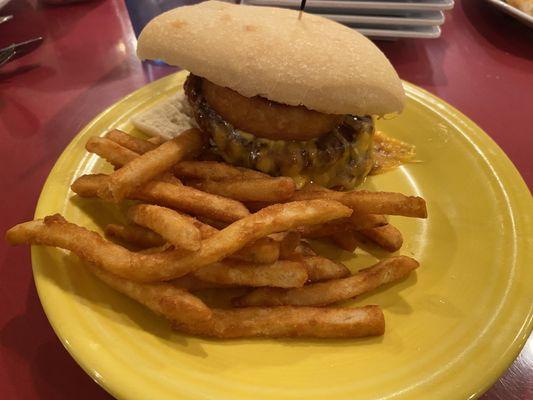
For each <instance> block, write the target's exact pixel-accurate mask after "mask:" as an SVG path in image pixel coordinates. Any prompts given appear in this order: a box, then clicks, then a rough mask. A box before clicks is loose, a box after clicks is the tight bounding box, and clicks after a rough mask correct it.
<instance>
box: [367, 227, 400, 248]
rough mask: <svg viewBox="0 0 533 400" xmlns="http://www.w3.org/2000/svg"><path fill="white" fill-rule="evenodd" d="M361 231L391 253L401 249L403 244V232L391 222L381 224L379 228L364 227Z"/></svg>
mask: <svg viewBox="0 0 533 400" xmlns="http://www.w3.org/2000/svg"><path fill="white" fill-rule="evenodd" d="M360 233H361V234H362V235H363V236H364V237H366V238H367V239H370V240H371V241H372V242H374V243H376V244H377V245H378V246H380V247H381V248H383V249H385V250H387V251H389V252H391V253H393V252H395V251H397V250H400V248H401V247H402V244H403V237H402V233H401V232H400V231H399V230H398V228H396V227H395V226H393V225H391V224H387V225H384V226H380V227H378V228H372V229H364V230H362V231H360Z"/></svg>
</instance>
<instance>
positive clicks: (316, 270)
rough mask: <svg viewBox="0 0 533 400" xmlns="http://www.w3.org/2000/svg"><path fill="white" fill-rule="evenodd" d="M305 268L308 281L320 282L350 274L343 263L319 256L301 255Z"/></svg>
mask: <svg viewBox="0 0 533 400" xmlns="http://www.w3.org/2000/svg"><path fill="white" fill-rule="evenodd" d="M302 262H303V263H304V266H305V268H306V269H307V276H308V278H307V280H308V281H309V282H321V281H328V280H331V279H340V278H346V277H347V276H350V270H349V269H348V268H346V266H345V265H344V264H341V263H338V262H335V261H332V260H330V259H329V258H325V257H320V256H311V257H302Z"/></svg>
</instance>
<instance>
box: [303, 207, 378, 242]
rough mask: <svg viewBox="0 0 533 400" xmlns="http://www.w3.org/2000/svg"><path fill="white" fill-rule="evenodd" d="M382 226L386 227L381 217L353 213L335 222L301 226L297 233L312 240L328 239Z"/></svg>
mask: <svg viewBox="0 0 533 400" xmlns="http://www.w3.org/2000/svg"><path fill="white" fill-rule="evenodd" d="M383 225H387V219H386V218H385V217H384V216H383V215H377V214H356V213H355V212H354V213H353V214H352V215H350V216H349V217H348V218H342V219H339V220H337V221H332V222H327V223H325V224H320V225H311V226H301V227H299V228H298V232H300V234H301V235H302V237H305V238H309V239H314V238H323V237H329V236H331V235H335V234H337V233H343V232H346V231H350V230H361V229H370V228H376V227H378V226H383Z"/></svg>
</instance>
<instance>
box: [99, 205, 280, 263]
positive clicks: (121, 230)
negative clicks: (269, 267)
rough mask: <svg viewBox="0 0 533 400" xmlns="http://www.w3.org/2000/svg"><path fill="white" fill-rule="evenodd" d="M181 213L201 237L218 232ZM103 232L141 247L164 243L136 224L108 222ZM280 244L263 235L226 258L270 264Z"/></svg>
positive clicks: (276, 256)
mask: <svg viewBox="0 0 533 400" xmlns="http://www.w3.org/2000/svg"><path fill="white" fill-rule="evenodd" d="M181 215H182V217H184V218H186V219H188V220H189V221H190V222H192V223H193V224H194V226H196V227H197V228H198V230H199V231H200V235H201V236H202V239H206V238H208V237H210V236H213V235H214V234H215V233H217V232H218V229H216V228H213V227H212V226H209V225H207V224H204V223H202V222H200V221H198V220H197V219H196V218H193V217H190V216H188V215H186V214H181ZM105 233H106V235H108V236H111V237H117V238H119V239H120V240H122V241H124V242H126V243H130V244H133V245H135V246H137V247H141V248H152V247H160V246H163V245H164V243H165V240H164V239H163V238H162V237H161V236H160V235H158V234H157V233H155V232H153V231H151V230H150V229H146V228H143V227H141V226H136V225H128V226H125V225H118V224H109V225H107V226H106V228H105ZM280 245H281V243H278V242H276V241H275V240H274V239H272V238H269V237H264V238H261V239H258V240H256V241H255V242H253V243H250V244H249V245H247V246H245V247H243V248H242V249H241V250H239V251H237V252H235V253H234V254H231V255H230V256H229V257H228V258H229V259H233V260H239V261H243V262H248V263H253V264H272V263H274V262H276V261H277V260H278V258H279V254H280ZM159 251H161V250H159ZM159 251H158V250H151V253H156V252H159ZM145 254H146V253H145Z"/></svg>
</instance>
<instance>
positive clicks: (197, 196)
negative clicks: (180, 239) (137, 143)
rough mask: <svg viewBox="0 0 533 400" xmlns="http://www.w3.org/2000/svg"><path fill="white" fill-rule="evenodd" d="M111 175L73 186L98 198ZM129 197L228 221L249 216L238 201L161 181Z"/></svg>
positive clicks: (88, 177)
mask: <svg viewBox="0 0 533 400" xmlns="http://www.w3.org/2000/svg"><path fill="white" fill-rule="evenodd" d="M147 154H148V153H147ZM108 178H109V177H108V175H103V174H97V175H83V176H81V177H79V178H78V179H77V180H76V181H75V182H74V183H73V184H72V186H71V189H72V190H73V191H74V192H75V193H77V194H78V195H80V196H82V197H96V196H97V195H98V191H99V189H100V188H102V187H103V186H104V185H105V184H106V182H107V179H108ZM127 197H128V198H129V199H132V200H141V201H143V202H146V203H152V204H156V205H159V206H163V207H169V208H173V209H177V210H180V211H185V212H188V213H191V214H193V215H203V216H206V217H209V218H214V219H219V220H222V221H227V222H233V221H236V220H238V219H241V218H244V217H246V216H248V215H250V212H249V211H248V210H247V209H246V207H244V205H243V204H242V203H240V202H238V201H236V200H232V199H227V198H225V197H221V196H217V195H214V194H210V193H205V192H202V191H201V190H198V189H194V188H191V187H188V186H185V185H182V186H178V185H175V184H171V183H167V182H161V181H151V182H148V183H147V184H145V185H144V186H143V187H142V188H140V189H138V190H137V191H135V192H133V193H131V194H129V195H128V196H127Z"/></svg>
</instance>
